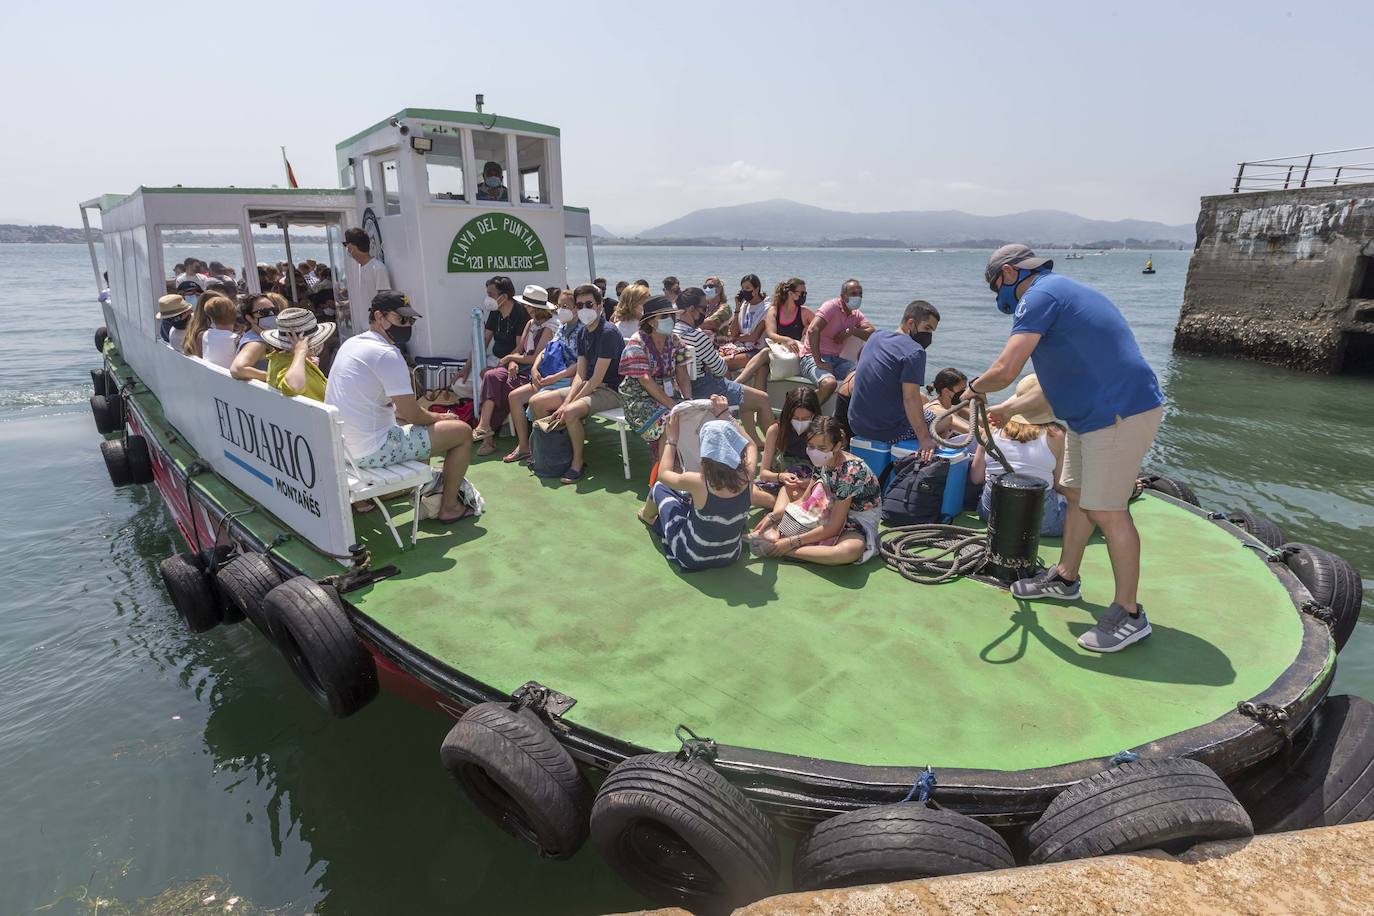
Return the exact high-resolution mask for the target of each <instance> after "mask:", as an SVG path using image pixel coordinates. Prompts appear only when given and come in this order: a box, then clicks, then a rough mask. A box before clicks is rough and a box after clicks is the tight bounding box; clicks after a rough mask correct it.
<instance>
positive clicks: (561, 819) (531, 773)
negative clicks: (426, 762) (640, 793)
mask: <svg viewBox="0 0 1374 916" xmlns="http://www.w3.org/2000/svg"><path fill="white" fill-rule="evenodd" d="M439 758H440V759H441V760H442V761H443V764H444V768H445V769H446V770H448V772H449V774H450V775H452V776H453V778H454V779H456V780H458V783H459V784H460V785H461V786H462V787H463V791H464V792H466V793H467V795H468V797H469V798H470V799H471V800H472V802H473V804H475V805H476V806H477V808H478V810H480V811H481V812H482V813H483V814H485V815H487V816H488V817H490V818H491V819H492V820H493V821H495V822H496V823H497V824H499V825H500V826H501V828H502V829H503V830H505V831H506V832H507V833H509V834H511V835H512V836H514V837H516V838H517V839H520V840H524V841H525V842H527V843H529V844H530V845H532V846H534V847H535V848H537V849H538V850H539V853H540V855H542V856H544V857H546V858H550V859H566V858H568V857H570V856H572V855H573V854H574V853H575V852H577V850H579V849H581V848H582V844H583V843H585V842H586V840H587V819H588V817H589V815H590V814H591V808H592V790H591V786H590V785H588V784H587V781H586V779H585V778H583V776H582V773H581V772H580V771H579V770H578V769H577V764H576V763H575V762H574V761H573V759H572V756H571V755H570V754H569V753H568V751H567V749H566V748H564V747H563V745H562V744H560V743H559V742H558V739H557V738H555V737H554V736H553V733H552V732H550V731H549V729H548V727H547V726H546V725H545V724H544V723H543V722H542V721H540V719H539V716H538V715H537V714H535V712H534V711H533V710H531V709H528V708H518V709H511V707H510V704H509V703H481V704H478V705H477V706H474V707H472V708H471V709H469V710H468V711H467V712H466V713H464V714H463V717H462V718H461V719H459V720H458V722H457V723H456V724H455V725H454V726H453V728H452V729H451V730H450V731H449V733H448V735H447V736H446V737H445V738H444V743H443V744H442V745H441V746H440V748H439Z"/></svg>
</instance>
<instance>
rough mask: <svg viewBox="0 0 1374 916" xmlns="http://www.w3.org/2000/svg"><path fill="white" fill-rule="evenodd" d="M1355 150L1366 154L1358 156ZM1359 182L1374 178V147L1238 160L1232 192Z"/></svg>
mask: <svg viewBox="0 0 1374 916" xmlns="http://www.w3.org/2000/svg"><path fill="white" fill-rule="evenodd" d="M1357 153H1364V154H1366V155H1363V156H1359V155H1356V154H1357ZM1334 157H1341V158H1340V159H1337V158H1334ZM1346 160H1352V161H1346ZM1353 160H1365V161H1353ZM1361 181H1374V146H1356V147H1352V148H1350V149H1334V150H1327V151H1326V152H1324V153H1301V154H1299V155H1297V156H1278V157H1276V158H1274V159H1256V160H1254V161H1252V162H1241V163H1238V164H1237V169H1236V181H1235V184H1234V185H1233V186H1232V188H1231V193H1232V194H1237V193H1239V192H1241V191H1279V190H1287V189H1289V188H1313V187H1321V186H1325V185H1338V184H1355V183H1357V182H1361Z"/></svg>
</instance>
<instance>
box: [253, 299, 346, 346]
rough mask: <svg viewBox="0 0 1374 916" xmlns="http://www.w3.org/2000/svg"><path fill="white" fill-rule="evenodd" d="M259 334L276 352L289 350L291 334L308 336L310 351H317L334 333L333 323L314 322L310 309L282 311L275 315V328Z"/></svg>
mask: <svg viewBox="0 0 1374 916" xmlns="http://www.w3.org/2000/svg"><path fill="white" fill-rule="evenodd" d="M259 333H260V334H262V339H263V340H264V341H266V342H267V345H268V346H269V347H276V348H277V349H278V350H290V349H291V335H292V334H293V333H295V334H308V335H309V336H310V349H312V350H317V349H319V348H320V346H321V345H322V344H324V342H325V341H326V340H328V339H329V335H331V334H333V333H334V322H332V321H316V320H315V313H314V312H312V311H310V309H298V308H289V309H282V310H281V312H280V313H279V314H278V315H277V325H276V327H273V328H267V329H266V330H264V331H260V332H259Z"/></svg>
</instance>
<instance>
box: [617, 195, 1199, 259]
mask: <svg viewBox="0 0 1374 916" xmlns="http://www.w3.org/2000/svg"><path fill="white" fill-rule="evenodd" d="M600 229H601V227H600V226H594V227H593V232H597V231H598V230H600ZM1194 236H1195V229H1194V227H1193V226H1192V225H1190V224H1185V225H1179V226H1171V225H1168V224H1166V223H1157V222H1151V221H1149V220H1138V219H1123V220H1100V219H1088V218H1087V217H1084V216H1077V215H1075V214H1073V213H1065V212H1063V211H1061V210H1027V211H1025V212H1023V213H1009V214H1006V215H1005V216H978V215H976V214H973V213H964V212H962V211H959V210H898V211H892V212H887V213H849V212H845V211H842V210H827V209H825V208H824V207H813V206H810V205H808V204H800V203H797V202H796V201H793V200H765V201H759V202H757V203H750V204H739V205H737V206H733V207H711V208H708V209H705V210H694V211H693V212H691V213H688V214H687V215H686V216H681V217H679V218H677V219H675V220H672V221H670V222H666V223H664V224H662V225H660V226H654V227H653V228H651V229H645V230H644V231H643V232H640V233H639V234H638V236H637V238H638V240H640V241H641V242H647V241H650V240H663V241H677V242H679V243H681V242H682V241H683V240H693V241H697V242H704V243H707V244H710V243H715V244H737V243H739V242H741V241H744V242H746V243H752V244H759V245H765V244H786V245H841V246H842V245H861V244H878V245H888V246H898V245H902V246H907V245H909V246H935V247H958V246H960V245H965V246H975V245H976V246H978V247H986V246H989V245H992V244H1000V243H1003V242H1008V241H1016V242H1026V243H1028V244H1039V245H1044V246H1047V247H1048V246H1052V245H1061V246H1064V245H1077V246H1083V247H1086V246H1089V245H1096V246H1097V247H1108V245H1109V243H1111V242H1116V243H1117V244H1118V245H1119V244H1121V243H1122V242H1125V241H1132V242H1135V241H1138V242H1151V243H1170V244H1171V245H1173V246H1178V245H1183V246H1188V247H1191V246H1192V244H1193V239H1194ZM1160 247H1164V245H1160Z"/></svg>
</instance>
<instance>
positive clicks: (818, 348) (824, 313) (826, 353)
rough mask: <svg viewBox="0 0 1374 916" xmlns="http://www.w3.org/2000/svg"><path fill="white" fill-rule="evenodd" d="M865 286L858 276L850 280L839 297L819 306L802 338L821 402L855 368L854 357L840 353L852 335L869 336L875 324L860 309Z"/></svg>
mask: <svg viewBox="0 0 1374 916" xmlns="http://www.w3.org/2000/svg"><path fill="white" fill-rule="evenodd" d="M863 296H864V288H863V285H862V284H860V283H859V281H858V280H852V279H851V280H846V281H844V285H843V286H841V287H840V296H839V298H838V299H831V300H830V301H829V302H826V303H825V304H824V305H822V306H821V307H820V308H819V309H817V310H816V317H815V318H813V319H811V324H810V325H809V326H808V327H807V329H806V336H805V337H804V338H803V340H802V359H801V372H802V375H804V376H806V377H807V378H809V379H810V380H811V383H812V384H813V385H815V386H816V393H817V394H818V395H819V396H820V399H821V403H822V404H824V403H825V402H826V401H828V400H830V396H831V395H832V394H834V393H835V388H836V386H838V385H839V383H840V382H842V381H844V380H845V379H846V378H848V377H849V373H851V372H853V371H854V361H853V360H849V359H845V358H844V357H842V356H841V355H840V353H841V352H842V351H843V350H844V345H845V342H846V341H847V340H849V338H851V337H857V338H858V339H860V340H868V335H870V334H872V333H873V325H871V324H869V323H868V319H867V318H865V317H864V313H863V312H861V311H859V306H860V304H862V302H863Z"/></svg>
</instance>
